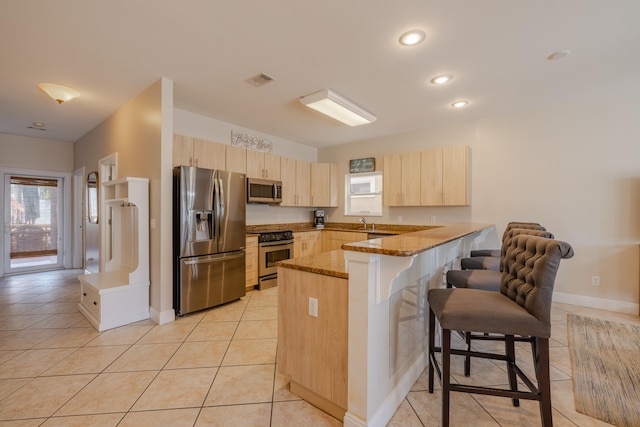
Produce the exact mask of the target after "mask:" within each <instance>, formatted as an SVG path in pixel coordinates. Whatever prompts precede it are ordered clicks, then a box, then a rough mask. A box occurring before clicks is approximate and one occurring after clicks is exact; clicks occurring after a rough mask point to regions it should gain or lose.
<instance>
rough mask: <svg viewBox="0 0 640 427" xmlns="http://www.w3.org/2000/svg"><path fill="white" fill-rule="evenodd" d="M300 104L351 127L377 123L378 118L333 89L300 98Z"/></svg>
mask: <svg viewBox="0 0 640 427" xmlns="http://www.w3.org/2000/svg"><path fill="white" fill-rule="evenodd" d="M300 103H302V104H303V105H306V106H307V107H309V108H313V109H314V110H316V111H319V112H321V113H322V114H326V115H327V116H329V117H331V118H334V119H336V120H339V121H341V122H342V123H344V124H347V125H349V126H360V125H366V124H368V123H373V122H375V121H376V116H374V115H373V114H371V113H369V112H368V111H366V110H364V109H363V108H361V107H358V106H357V105H356V104H354V103H353V102H351V101H349V100H347V99H345V98H343V97H342V96H340V95H338V94H337V93H335V92H334V91H332V90H331V89H323V90H321V91H318V92H315V93H312V94H311V95H307V96H303V97H302V98H300Z"/></svg>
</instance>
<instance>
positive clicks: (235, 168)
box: [225, 145, 247, 174]
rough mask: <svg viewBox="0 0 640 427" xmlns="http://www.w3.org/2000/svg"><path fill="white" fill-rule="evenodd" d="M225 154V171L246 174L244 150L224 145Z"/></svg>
mask: <svg viewBox="0 0 640 427" xmlns="http://www.w3.org/2000/svg"><path fill="white" fill-rule="evenodd" d="M225 154H226V156H225V157H226V167H225V170H228V171H229V172H238V173H245V174H246V173H247V154H246V150H245V149H244V148H241V147H236V146H234V145H226V146H225Z"/></svg>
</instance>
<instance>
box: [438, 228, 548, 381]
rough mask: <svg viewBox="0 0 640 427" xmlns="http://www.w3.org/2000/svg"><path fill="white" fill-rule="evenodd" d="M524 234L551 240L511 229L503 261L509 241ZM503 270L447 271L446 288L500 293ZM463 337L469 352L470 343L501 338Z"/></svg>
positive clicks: (466, 362) (540, 233)
mask: <svg viewBox="0 0 640 427" xmlns="http://www.w3.org/2000/svg"><path fill="white" fill-rule="evenodd" d="M521 234H525V235H528V236H538V237H544V238H547V239H553V234H551V233H550V232H548V231H540V230H537V229H533V228H511V229H510V230H509V231H507V232H506V233H505V236H504V239H503V243H502V257H501V258H500V259H504V256H505V255H506V252H507V249H508V248H509V245H510V244H511V240H512V239H513V238H514V237H515V236H518V235H521ZM504 270H505V268H504V266H503V265H501V266H500V271H494V270H449V271H447V275H446V282H447V288H469V289H482V290H486V291H495V292H498V291H500V282H501V281H502V271H504ZM459 332H460V334H461V335H463V336H464V341H465V343H466V344H467V350H471V341H473V340H481V341H501V340H503V339H504V338H503V337H496V336H495V335H489V334H474V333H472V332H470V331H459ZM528 340H529V338H528V337H524V338H521V337H517V338H516V341H528ZM464 375H465V376H467V377H468V376H470V375H471V357H469V356H467V357H465V359H464Z"/></svg>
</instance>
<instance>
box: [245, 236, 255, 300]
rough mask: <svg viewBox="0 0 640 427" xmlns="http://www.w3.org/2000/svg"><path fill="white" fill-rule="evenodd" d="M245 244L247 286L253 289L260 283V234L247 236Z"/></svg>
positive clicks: (248, 288)
mask: <svg viewBox="0 0 640 427" xmlns="http://www.w3.org/2000/svg"><path fill="white" fill-rule="evenodd" d="M246 239H247V241H246V246H245V287H246V289H247V290H248V291H249V290H252V289H253V287H254V286H255V285H257V284H258V236H247V238H246Z"/></svg>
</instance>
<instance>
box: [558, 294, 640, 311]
mask: <svg viewBox="0 0 640 427" xmlns="http://www.w3.org/2000/svg"><path fill="white" fill-rule="evenodd" d="M553 301H555V302H561V303H564V304H573V305H579V306H582V307H589V308H598V309H601V310H608V311H615V312H618V313H626V314H634V315H637V314H638V313H640V304H638V303H633V302H627V301H616V300H611V299H604V298H596V297H588V296H584V295H575V294H567V293H563V292H554V293H553Z"/></svg>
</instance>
